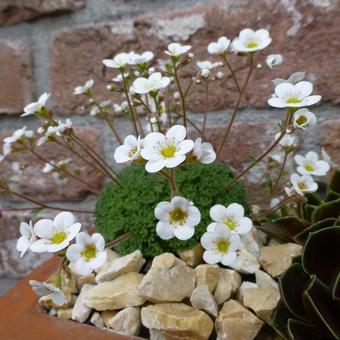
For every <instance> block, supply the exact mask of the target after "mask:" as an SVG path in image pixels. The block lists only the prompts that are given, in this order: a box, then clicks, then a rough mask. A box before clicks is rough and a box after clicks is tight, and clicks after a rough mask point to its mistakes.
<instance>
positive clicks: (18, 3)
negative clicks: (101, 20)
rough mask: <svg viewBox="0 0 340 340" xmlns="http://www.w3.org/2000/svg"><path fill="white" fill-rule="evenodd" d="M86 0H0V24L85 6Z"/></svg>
mask: <svg viewBox="0 0 340 340" xmlns="http://www.w3.org/2000/svg"><path fill="white" fill-rule="evenodd" d="M85 3H86V0H2V1H1V4H0V26H4V25H12V24H16V23H18V22H22V21H28V20H33V19H36V18H38V17H42V16H45V15H50V14H56V13H63V12H70V11H74V10H76V9H79V8H82V7H84V6H85Z"/></svg>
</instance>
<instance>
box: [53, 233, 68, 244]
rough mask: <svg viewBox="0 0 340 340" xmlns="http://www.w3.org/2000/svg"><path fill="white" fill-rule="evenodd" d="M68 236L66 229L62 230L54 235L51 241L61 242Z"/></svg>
mask: <svg viewBox="0 0 340 340" xmlns="http://www.w3.org/2000/svg"><path fill="white" fill-rule="evenodd" d="M66 237H67V234H66V233H65V232H64V231H60V232H59V233H55V234H54V235H53V236H52V238H51V241H52V243H55V244H59V243H62V242H64V241H65V239H66Z"/></svg>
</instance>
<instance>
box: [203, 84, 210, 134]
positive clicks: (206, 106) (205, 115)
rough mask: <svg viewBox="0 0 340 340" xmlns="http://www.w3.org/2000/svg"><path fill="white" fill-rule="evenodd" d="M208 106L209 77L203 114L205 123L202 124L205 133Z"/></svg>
mask: <svg viewBox="0 0 340 340" xmlns="http://www.w3.org/2000/svg"><path fill="white" fill-rule="evenodd" d="M208 106H209V79H207V80H206V83H205V97H204V115H203V125H202V134H203V135H204V134H205V129H206V126H207V118H208Z"/></svg>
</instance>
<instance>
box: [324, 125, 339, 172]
mask: <svg viewBox="0 0 340 340" xmlns="http://www.w3.org/2000/svg"><path fill="white" fill-rule="evenodd" d="M320 145H321V147H323V148H325V151H326V152H327V153H328V154H329V156H330V157H331V159H332V168H333V170H334V169H339V168H340V119H334V120H329V121H326V122H324V123H323V124H322V126H321V141H320ZM331 173H333V171H332V172H331ZM330 175H331V174H330Z"/></svg>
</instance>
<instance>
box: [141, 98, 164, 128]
mask: <svg viewBox="0 0 340 340" xmlns="http://www.w3.org/2000/svg"><path fill="white" fill-rule="evenodd" d="M154 106H155V105H153V102H151V103H150V108H151V111H152V112H153V110H154V109H155V108H154ZM168 121H169V119H168V115H167V114H166V112H163V113H161V115H160V116H159V118H157V117H154V116H153V117H151V118H147V124H146V130H147V131H148V132H156V131H159V126H158V124H160V125H161V129H162V128H163V127H165V126H166V124H167V123H168Z"/></svg>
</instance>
